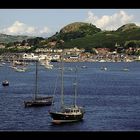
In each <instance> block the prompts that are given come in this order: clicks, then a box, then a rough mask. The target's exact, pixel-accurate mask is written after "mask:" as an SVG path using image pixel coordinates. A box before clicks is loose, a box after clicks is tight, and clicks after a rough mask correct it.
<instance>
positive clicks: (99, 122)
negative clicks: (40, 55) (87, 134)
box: [0, 62, 140, 132]
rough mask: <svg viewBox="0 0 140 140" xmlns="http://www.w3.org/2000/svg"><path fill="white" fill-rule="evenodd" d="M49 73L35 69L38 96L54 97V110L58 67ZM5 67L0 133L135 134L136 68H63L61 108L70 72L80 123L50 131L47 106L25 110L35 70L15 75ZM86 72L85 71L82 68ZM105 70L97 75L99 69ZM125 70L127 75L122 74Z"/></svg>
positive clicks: (139, 97)
mask: <svg viewBox="0 0 140 140" xmlns="http://www.w3.org/2000/svg"><path fill="white" fill-rule="evenodd" d="M52 64H53V65H54V68H53V69H45V68H44V67H43V66H41V65H40V66H39V69H38V89H39V90H38V92H39V95H43V96H45V95H55V96H54V101H55V102H54V107H55V106H58V105H59V104H60V86H61V85H60V82H61V81H60V78H59V76H60V69H59V67H60V64H59V63H52ZM9 65H10V64H9V63H6V64H5V65H4V66H3V67H0V81H1V82H2V81H3V80H5V79H8V80H9V82H10V85H9V86H8V87H3V86H2V85H0V131H49V132H50V131H136V130H140V63H139V62H131V63H125V62H117V63H111V62H106V63H94V62H81V63H65V64H64V67H65V71H64V94H65V103H66V104H72V103H73V101H74V99H73V92H74V88H73V81H74V78H75V71H74V69H75V66H77V67H78V74H77V81H78V87H77V93H78V95H77V104H79V105H80V106H84V108H85V115H84V118H83V121H80V122H76V123H70V124H62V125H53V124H52V123H51V117H50V116H49V110H50V109H51V108H52V107H53V106H44V107H38V108H25V107H24V101H25V100H30V99H32V98H33V94H34V91H35V64H34V63H29V65H28V70H27V71H26V72H16V71H14V70H13V69H12V68H10V67H9ZM83 66H86V67H83ZM103 66H105V67H107V70H106V71H104V70H101V67H103ZM124 68H127V69H128V71H124V70H123V69H124Z"/></svg>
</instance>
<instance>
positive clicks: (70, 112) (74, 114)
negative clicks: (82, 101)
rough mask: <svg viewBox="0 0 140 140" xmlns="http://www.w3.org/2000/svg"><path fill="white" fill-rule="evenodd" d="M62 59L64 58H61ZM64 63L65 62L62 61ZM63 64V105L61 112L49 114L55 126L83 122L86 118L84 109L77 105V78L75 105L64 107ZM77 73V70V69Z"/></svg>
mask: <svg viewBox="0 0 140 140" xmlns="http://www.w3.org/2000/svg"><path fill="white" fill-rule="evenodd" d="M61 59H62V58H61ZM61 61H63V60H61ZM63 70H64V68H63V62H62V68H61V105H60V110H58V111H55V110H54V111H53V110H51V111H50V112H49V114H50V116H51V118H52V123H54V124H61V123H70V122H77V121H81V120H82V119H83V116H84V109H83V108H82V107H79V106H78V105H77V104H76V95H77V90H76V87H77V83H76V80H77V76H76V78H75V83H74V87H75V88H74V89H75V92H74V99H75V100H74V105H72V106H68V107H66V106H65V105H64V93H63V92H64V89H63V88H64V87H63ZM76 71H77V69H76Z"/></svg>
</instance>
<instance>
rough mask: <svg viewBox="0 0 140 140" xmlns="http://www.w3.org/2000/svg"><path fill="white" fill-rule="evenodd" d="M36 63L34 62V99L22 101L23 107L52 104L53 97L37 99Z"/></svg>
mask: <svg viewBox="0 0 140 140" xmlns="http://www.w3.org/2000/svg"><path fill="white" fill-rule="evenodd" d="M37 75H38V61H36V80H35V93H34V99H32V100H30V101H24V105H25V107H39V106H50V105H51V104H52V103H53V96H47V97H38V96H37V94H38V78H37Z"/></svg>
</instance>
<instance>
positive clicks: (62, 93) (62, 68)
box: [61, 51, 64, 108]
mask: <svg viewBox="0 0 140 140" xmlns="http://www.w3.org/2000/svg"><path fill="white" fill-rule="evenodd" d="M63 53H64V52H63V51H62V55H61V107H62V108H63V106H64V78H63V77H64V62H63V57H64V54H63Z"/></svg>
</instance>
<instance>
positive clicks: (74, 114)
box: [50, 107, 84, 124]
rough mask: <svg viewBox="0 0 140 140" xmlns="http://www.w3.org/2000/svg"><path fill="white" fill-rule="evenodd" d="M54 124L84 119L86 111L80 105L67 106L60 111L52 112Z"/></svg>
mask: <svg viewBox="0 0 140 140" xmlns="http://www.w3.org/2000/svg"><path fill="white" fill-rule="evenodd" d="M50 115H51V117H52V122H53V123H54V124H60V123H69V122H77V121H81V120H82V119H83V115H84V111H83V110H82V109H81V108H79V107H71V108H65V109H63V110H62V111H59V112H50Z"/></svg>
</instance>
